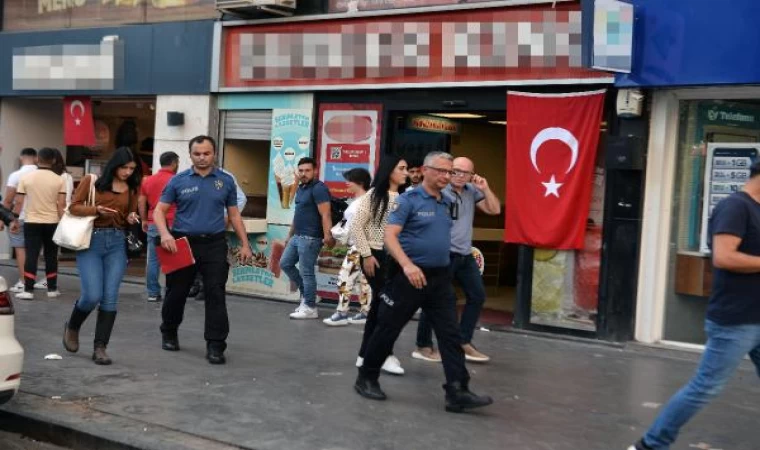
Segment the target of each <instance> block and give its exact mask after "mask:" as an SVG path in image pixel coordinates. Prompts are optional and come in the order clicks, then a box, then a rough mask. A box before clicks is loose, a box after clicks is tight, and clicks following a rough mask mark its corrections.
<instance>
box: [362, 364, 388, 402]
mask: <svg viewBox="0 0 760 450" xmlns="http://www.w3.org/2000/svg"><path fill="white" fill-rule="evenodd" d="M354 389H355V390H356V392H358V393H359V395H361V396H362V397H364V398H368V399H371V400H385V399H386V398H387V397H386V395H385V392H383V390H382V389H380V383H378V382H377V377H368V376H366V375H364V374H363V372H362V370H361V368H359V376H357V377H356V382H355V383H354Z"/></svg>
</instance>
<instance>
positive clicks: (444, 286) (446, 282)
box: [354, 152, 493, 412]
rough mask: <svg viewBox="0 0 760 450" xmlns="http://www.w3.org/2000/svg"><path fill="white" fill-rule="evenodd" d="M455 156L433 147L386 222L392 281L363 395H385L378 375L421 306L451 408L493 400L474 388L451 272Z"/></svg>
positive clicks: (361, 380)
mask: <svg viewBox="0 0 760 450" xmlns="http://www.w3.org/2000/svg"><path fill="white" fill-rule="evenodd" d="M452 167H453V166H452V157H451V155H450V154H448V153H443V152H433V153H430V154H428V155H427V156H426V157H425V162H424V164H423V168H422V172H423V175H424V178H423V181H422V184H421V185H420V186H418V187H417V188H416V189H412V190H410V191H407V192H405V193H404V194H402V195H400V196H399V198H398V200H397V202H396V204H395V205H394V206H393V209H392V211H391V213H390V215H389V217H388V224H387V225H386V227H385V248H386V249H387V250H388V253H389V254H390V255H391V256H392V257H393V261H389V264H387V266H388V268H387V270H388V272H387V276H388V284H387V287H386V288H385V291H384V292H382V293H381V294H380V299H381V302H379V308H378V310H377V314H378V317H377V325H376V327H375V330H374V332H373V333H372V336H371V337H370V338H369V342H368V344H367V349H366V351H365V355H364V364H363V365H362V367H360V368H359V376H358V377H357V378H356V383H355V384H354V389H356V391H357V392H358V393H359V395H361V396H363V397H366V398H369V399H373V400H385V398H386V396H385V393H384V392H383V391H382V389H381V388H380V384H379V383H378V377H379V375H380V367H381V366H382V365H383V362H384V361H385V358H387V357H388V355H390V353H391V351H392V350H393V344H394V342H395V341H396V339H397V338H398V336H399V334H400V333H401V330H402V329H403V328H404V326H405V325H406V324H407V323H408V322H409V320H411V318H412V316H413V315H414V313H415V311H417V308H420V307H421V308H422V311H423V312H424V313H425V315H426V316H427V318H428V321H429V322H430V325H431V326H432V327H433V329H434V330H435V334H436V336H438V342H439V345H440V348H441V357H442V360H443V371H444V372H445V374H446V384H445V385H444V386H443V387H444V390H445V391H446V411H449V412H462V411H464V410H467V409H472V408H479V407H482V406H487V405H490V404H491V403H493V400H492V399H491V398H490V397H487V396H479V395H476V394H474V393H472V392H470V390H469V386H468V385H469V381H470V375H469V373H468V372H467V368H466V367H465V358H464V351H463V350H462V345H461V337H460V334H459V326H458V324H457V319H456V310H455V309H454V308H453V307H452V305H451V300H450V299H451V298H452V297H453V296H454V293H453V292H452V286H451V274H450V273H449V263H450V255H449V248H450V247H451V222H452V220H451V201H450V200H449V199H448V198H447V197H446V196H444V195H443V193H442V192H441V191H443V189H444V188H446V186H447V185H448V184H449V181H450V180H451V174H452V173H453V171H452Z"/></svg>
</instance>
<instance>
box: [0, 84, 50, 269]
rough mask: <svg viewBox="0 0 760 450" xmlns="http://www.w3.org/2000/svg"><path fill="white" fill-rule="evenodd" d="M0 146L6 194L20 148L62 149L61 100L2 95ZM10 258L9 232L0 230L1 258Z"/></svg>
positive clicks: (3, 190) (0, 165)
mask: <svg viewBox="0 0 760 450" xmlns="http://www.w3.org/2000/svg"><path fill="white" fill-rule="evenodd" d="M0 145H2V152H1V153H0V167H1V168H2V187H3V188H2V192H3V195H5V183H6V181H7V179H8V175H10V173H11V172H13V171H14V170H16V169H18V167H19V161H18V155H19V152H20V151H21V149H22V148H24V147H33V148H36V149H39V148H41V147H54V148H57V149H59V150H62V151H64V152H65V146H64V145H63V103H62V101H61V100H60V99H53V100H42V99H26V98H4V99H3V100H2V108H0ZM9 257H10V248H9V245H8V235H7V234H6V233H0V259H8V258H9Z"/></svg>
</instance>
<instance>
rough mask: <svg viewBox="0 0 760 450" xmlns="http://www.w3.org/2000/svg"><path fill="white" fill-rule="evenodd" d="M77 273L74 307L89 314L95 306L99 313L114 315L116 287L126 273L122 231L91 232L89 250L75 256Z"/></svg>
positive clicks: (99, 229) (116, 297) (117, 299)
mask: <svg viewBox="0 0 760 450" xmlns="http://www.w3.org/2000/svg"><path fill="white" fill-rule="evenodd" d="M77 269H79V280H80V283H81V290H82V294H81V296H80V297H79V300H77V303H76V307H77V308H78V309H80V310H81V311H84V312H90V311H92V310H93V309H95V307H96V306H100V309H101V310H102V311H116V304H117V303H118V301H119V285H120V284H121V280H122V278H124V273H125V272H126V271H127V246H126V242H125V236H124V231H123V230H119V229H115V228H95V230H94V231H93V232H92V240H91V241H90V248H88V249H87V250H83V251H81V252H78V253H77Z"/></svg>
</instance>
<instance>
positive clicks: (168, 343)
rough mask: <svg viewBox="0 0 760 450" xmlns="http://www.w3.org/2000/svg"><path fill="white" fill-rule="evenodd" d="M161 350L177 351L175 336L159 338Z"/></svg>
mask: <svg viewBox="0 0 760 450" xmlns="http://www.w3.org/2000/svg"><path fill="white" fill-rule="evenodd" d="M161 348H162V349H164V350H166V351H169V352H178V351H179V339H177V336H167V335H162V336H161Z"/></svg>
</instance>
